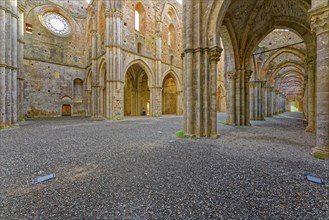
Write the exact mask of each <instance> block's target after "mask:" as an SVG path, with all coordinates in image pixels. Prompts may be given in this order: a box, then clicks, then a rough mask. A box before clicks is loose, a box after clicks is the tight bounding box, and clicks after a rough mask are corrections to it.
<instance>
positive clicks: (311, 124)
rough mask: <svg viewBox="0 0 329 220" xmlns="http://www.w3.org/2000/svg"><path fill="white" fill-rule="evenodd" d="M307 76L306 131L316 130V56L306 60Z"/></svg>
mask: <svg viewBox="0 0 329 220" xmlns="http://www.w3.org/2000/svg"><path fill="white" fill-rule="evenodd" d="M306 65H307V66H306V71H307V74H308V77H307V92H308V94H307V101H308V103H307V107H308V126H307V128H306V131H308V132H312V133H313V132H315V120H316V119H315V118H316V116H315V63H314V58H309V59H307V60H306Z"/></svg>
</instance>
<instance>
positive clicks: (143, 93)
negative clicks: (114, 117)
mask: <svg viewBox="0 0 329 220" xmlns="http://www.w3.org/2000/svg"><path fill="white" fill-rule="evenodd" d="M148 85H149V78H148V75H147V73H146V71H145V70H144V68H143V67H142V66H141V65H140V64H139V63H135V64H133V65H132V66H130V67H129V68H128V70H127V72H126V76H125V87H124V115H125V116H147V115H150V89H149V86H148Z"/></svg>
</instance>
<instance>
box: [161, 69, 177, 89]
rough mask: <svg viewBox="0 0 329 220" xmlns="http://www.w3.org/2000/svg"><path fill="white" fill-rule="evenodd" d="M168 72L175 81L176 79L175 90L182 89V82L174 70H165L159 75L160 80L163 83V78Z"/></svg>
mask: <svg viewBox="0 0 329 220" xmlns="http://www.w3.org/2000/svg"><path fill="white" fill-rule="evenodd" d="M169 74H171V75H172V76H173V77H174V79H175V81H176V85H177V91H182V89H183V85H182V82H181V80H180V78H179V77H178V74H177V73H176V72H175V71H174V70H168V71H167V72H165V73H164V74H163V76H162V77H161V79H160V82H162V83H163V82H164V80H165V78H166V77H167V76H168V75H169Z"/></svg>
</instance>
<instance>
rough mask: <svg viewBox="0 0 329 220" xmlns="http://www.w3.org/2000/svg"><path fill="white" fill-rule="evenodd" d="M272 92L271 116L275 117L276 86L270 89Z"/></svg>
mask: <svg viewBox="0 0 329 220" xmlns="http://www.w3.org/2000/svg"><path fill="white" fill-rule="evenodd" d="M270 92H271V99H270V101H271V103H270V108H271V116H273V115H275V110H274V109H275V90H274V86H271V87H270Z"/></svg>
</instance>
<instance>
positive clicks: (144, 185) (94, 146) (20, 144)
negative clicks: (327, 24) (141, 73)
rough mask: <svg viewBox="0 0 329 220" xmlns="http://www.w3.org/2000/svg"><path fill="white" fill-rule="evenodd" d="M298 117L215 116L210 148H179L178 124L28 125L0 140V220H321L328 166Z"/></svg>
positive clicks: (1, 134)
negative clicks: (239, 122) (234, 119)
mask: <svg viewBox="0 0 329 220" xmlns="http://www.w3.org/2000/svg"><path fill="white" fill-rule="evenodd" d="M301 117H302V116H301V115H300V114H298V113H289V114H288V113H286V114H283V115H280V116H276V117H273V118H267V119H266V121H258V122H252V124H253V125H252V126H248V127H231V126H226V125H223V124H222V123H221V121H224V120H225V115H224V114H219V123H218V128H219V131H220V133H221V137H220V138H219V139H217V140H209V139H200V140H193V139H177V138H176V137H175V135H174V133H175V132H176V131H178V130H181V124H182V118H180V117H165V118H157V119H149V118H136V119H133V118H131V119H128V120H125V121H119V122H111V121H95V120H93V119H91V118H80V117H78V118H56V119H35V120H28V121H26V122H24V123H22V124H21V126H20V128H18V129H11V130H2V131H0V138H1V139H0V152H1V154H0V219H329V187H328V186H329V161H322V160H318V159H315V158H313V157H311V156H310V155H309V152H310V150H311V147H312V146H314V145H315V136H314V135H313V134H309V133H306V132H304V129H305V125H304V122H303V120H302V119H301ZM170 140H176V141H175V142H174V143H169V142H170ZM52 172H55V173H56V175H57V178H56V179H55V180H52V181H48V182H44V183H41V184H37V185H32V184H31V180H32V178H34V177H37V176H42V175H46V174H49V173H52ZM306 173H308V174H313V175H317V176H320V177H322V178H323V179H324V181H325V182H326V183H328V184H327V185H324V186H323V185H318V184H315V183H311V182H308V181H306V180H304V174H306Z"/></svg>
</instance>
